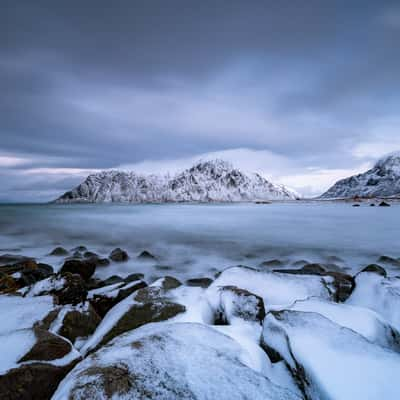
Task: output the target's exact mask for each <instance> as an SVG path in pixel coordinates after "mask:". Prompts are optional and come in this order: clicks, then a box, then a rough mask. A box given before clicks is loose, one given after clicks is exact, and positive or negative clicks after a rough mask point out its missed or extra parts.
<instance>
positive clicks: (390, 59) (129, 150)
mask: <svg viewBox="0 0 400 400" xmlns="http://www.w3.org/2000/svg"><path fill="white" fill-rule="evenodd" d="M0 7H1V10H0V89H1V90H0V187H1V191H0V201H3V202H7V201H22V202H31V201H48V200H52V199H53V198H55V197H57V196H59V195H60V194H62V193H63V192H64V191H66V190H69V189H71V188H72V187H73V186H75V185H77V184H78V183H79V182H80V181H82V180H83V179H84V177H85V176H86V175H88V174H89V173H92V172H96V171H99V170H104V169H110V168H112V169H116V168H121V169H134V170H138V171H140V172H144V173H146V172H160V173H165V172H167V171H170V172H174V171H176V170H178V169H180V168H185V167H188V166H190V163H193V162H195V161H196V160H198V159H206V158H214V157H215V158H216V157H218V158H224V159H227V160H228V161H231V162H232V163H233V164H234V165H235V166H237V167H239V168H241V169H244V170H252V171H254V172H260V173H262V174H263V175H264V176H265V177H267V178H269V179H271V180H273V181H275V182H278V183H283V184H286V185H288V186H289V187H291V188H293V189H295V190H297V191H298V192H300V193H301V194H303V195H304V196H316V195H318V194H321V193H322V192H323V191H324V190H326V189H327V188H328V187H329V186H330V185H332V184H333V183H334V182H335V181H336V180H337V179H339V178H343V177H346V176H348V175H352V174H354V173H358V172H361V171H364V170H366V169H368V168H369V167H370V166H371V165H372V164H373V163H374V161H375V160H376V159H377V158H379V157H381V156H382V155H384V154H386V153H389V152H392V151H395V150H399V149H400V129H399V128H400V113H399V110H400V72H399V71H400V47H399V43H400V4H399V2H398V1H393V2H391V1H369V0H363V1H358V0H347V1H341V0H336V1H325V0H319V1H313V0H307V1H296V0H295V1H293V0H287V1H286V0H281V1H267V0H265V1H256V0H254V1H244V0H242V1H235V0H230V1H223V0H220V1H206V0H204V1H192V0H185V1H175V0H168V1H162V0H160V1H156V0H154V1H153V0H143V1H135V0H129V1H128V0H127V1H118V0H116V1H112V2H110V1H103V0H96V1H91V0H85V1H84V2H82V1H75V0H69V1H63V0H60V1H53V0H49V1H41V0H36V1H19V0H3V1H1V5H0Z"/></svg>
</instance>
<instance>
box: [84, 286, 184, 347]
mask: <svg viewBox="0 0 400 400" xmlns="http://www.w3.org/2000/svg"><path fill="white" fill-rule="evenodd" d="M153 285H154V284H153ZM153 285H151V286H148V287H145V288H142V289H139V290H137V291H136V292H134V293H133V294H131V295H130V296H128V297H127V298H125V299H124V300H123V301H121V302H119V303H117V304H116V305H115V306H114V307H113V308H111V309H110V310H109V311H108V313H107V314H106V315H105V316H104V318H103V320H102V321H101V323H100V325H99V327H98V328H97V330H96V332H95V333H94V334H93V336H92V337H91V338H90V339H89V340H88V341H87V343H86V344H85V346H84V347H83V348H82V352H83V353H85V352H88V351H92V350H93V349H97V348H99V347H100V346H103V345H105V344H106V343H108V342H109V341H110V340H112V339H113V338H114V337H116V336H118V335H120V334H122V333H124V332H127V331H129V330H132V329H136V328H139V327H140V326H142V325H145V324H148V323H151V322H160V321H165V320H168V319H170V318H172V317H174V316H176V315H178V314H180V313H183V312H184V311H185V310H186V308H185V306H183V305H181V304H179V303H175V302H174V301H171V300H170V299H169V298H168V296H167V291H168V290H166V289H164V288H163V287H162V285H161V284H160V282H156V283H155V285H154V286H153Z"/></svg>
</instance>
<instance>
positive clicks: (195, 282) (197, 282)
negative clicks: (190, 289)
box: [186, 278, 213, 288]
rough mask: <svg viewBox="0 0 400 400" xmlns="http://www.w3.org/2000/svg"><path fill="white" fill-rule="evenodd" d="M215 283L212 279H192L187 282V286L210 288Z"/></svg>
mask: <svg viewBox="0 0 400 400" xmlns="http://www.w3.org/2000/svg"><path fill="white" fill-rule="evenodd" d="M212 283H213V280H212V279H211V278H192V279H188V280H187V281H186V285H187V286H198V287H202V288H208V287H209V286H210V285H211V284H212Z"/></svg>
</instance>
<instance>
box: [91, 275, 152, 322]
mask: <svg viewBox="0 0 400 400" xmlns="http://www.w3.org/2000/svg"><path fill="white" fill-rule="evenodd" d="M146 286H147V284H146V283H145V282H144V281H133V282H129V283H125V282H124V281H122V282H119V283H114V284H111V285H108V286H104V287H102V288H101V290H98V289H96V290H93V291H92V292H89V300H90V303H91V305H92V306H93V308H94V309H95V310H96V312H97V314H98V315H100V317H101V318H103V317H104V316H105V315H106V314H107V313H108V311H109V310H111V308H113V307H114V306H115V305H116V304H118V303H119V302H120V301H122V300H124V299H125V298H126V297H128V296H129V295H130V294H132V293H133V292H135V291H137V290H139V289H142V288H144V287H146Z"/></svg>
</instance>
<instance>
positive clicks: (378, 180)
mask: <svg viewBox="0 0 400 400" xmlns="http://www.w3.org/2000/svg"><path fill="white" fill-rule="evenodd" d="M399 195H400V152H396V153H392V154H390V155H388V156H386V157H384V158H382V159H380V160H379V161H378V162H377V163H376V164H375V165H374V167H373V168H371V169H370V170H368V171H367V172H364V173H363V174H358V175H354V176H351V177H349V178H346V179H342V180H340V181H338V182H336V183H335V184H334V185H333V186H332V187H331V188H330V189H329V190H328V191H327V192H325V193H324V194H323V195H322V196H321V198H324V199H334V198H351V197H355V196H358V197H391V196H399Z"/></svg>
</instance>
